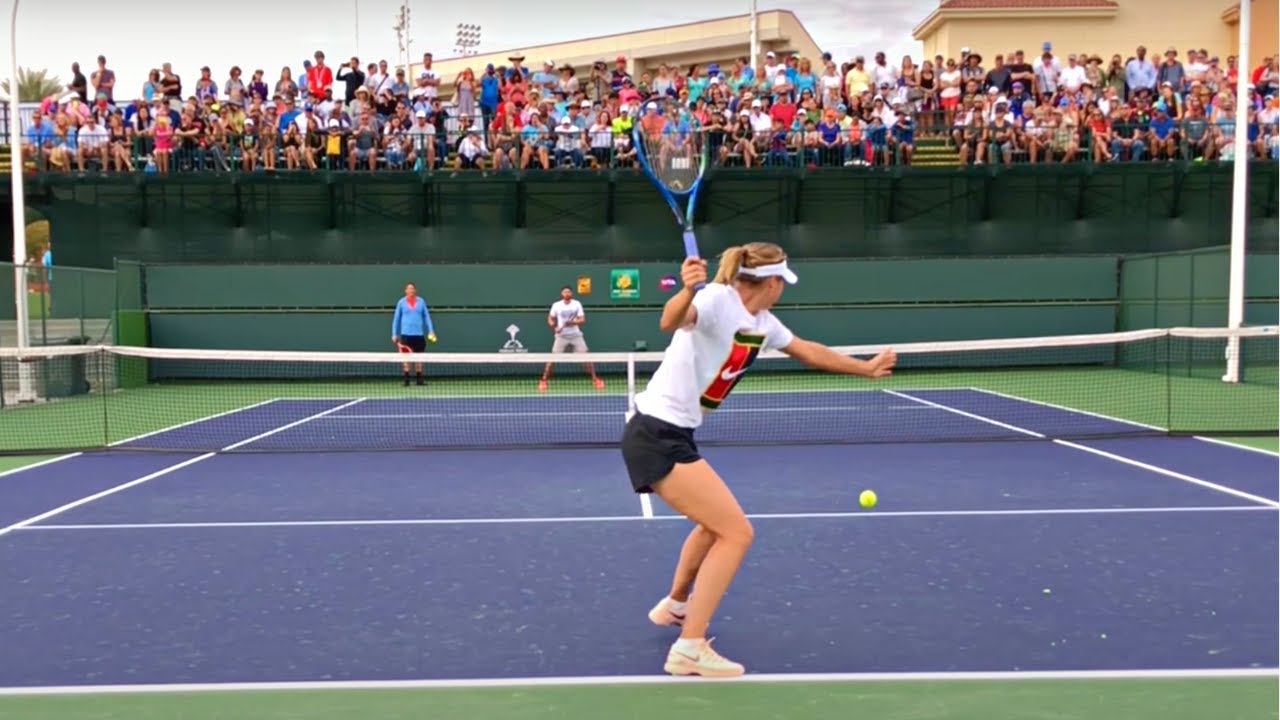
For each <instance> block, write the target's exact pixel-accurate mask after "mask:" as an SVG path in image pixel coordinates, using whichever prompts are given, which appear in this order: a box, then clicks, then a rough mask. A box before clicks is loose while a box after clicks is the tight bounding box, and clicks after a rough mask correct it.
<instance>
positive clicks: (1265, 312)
mask: <svg viewBox="0 0 1280 720" xmlns="http://www.w3.org/2000/svg"><path fill="white" fill-rule="evenodd" d="M1229 258H1230V254H1229V249H1228V248H1211V249H1207V250H1201V251H1193V252H1184V253H1174V254H1163V255H1152V256H1147V257H1133V258H1124V259H1123V260H1122V262H1121V266H1120V267H1121V285H1120V287H1121V296H1120V300H1121V305H1120V329H1122V330H1134V329H1140V328H1152V327H1175V326H1197V327H1223V326H1225V325H1226V324H1227V290H1228V284H1229V281H1230V276H1229V268H1228V264H1229ZM1278 286H1280V273H1278V272H1277V255H1276V254H1274V253H1249V254H1248V256H1247V257H1246V259H1245V298H1246V303H1245V322H1246V323H1248V324H1251V325H1265V324H1275V323H1276V322H1277V321H1280V317H1278V316H1277V298H1280V288H1278Z"/></svg>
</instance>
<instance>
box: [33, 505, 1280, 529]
mask: <svg viewBox="0 0 1280 720" xmlns="http://www.w3.org/2000/svg"><path fill="white" fill-rule="evenodd" d="M1272 511H1273V508H1268V507H1262V506H1261V505H1201V506H1194V507H1133V508H1039V509H1023V510H898V511H887V512H882V511H874V510H864V511H861V512H817V513H747V517H748V518H749V519H751V520H886V519H889V518H923V517H1001V516H1010V517H1016V516H1027V515H1037V516H1047V515H1146V514H1164V513H1216V512H1226V513H1232V512H1272ZM637 520H668V521H676V520H685V517H684V516H683V515H652V516H647V517H645V516H639V515H583V516H579V517H575V516H572V515H568V516H562V517H507V518H502V517H497V518H400V519H390V520H244V521H226V522H156V523H101V524H93V525H86V524H78V525H30V526H26V527H22V528H19V529H21V530H26V531H35V530H43V531H51V530H58V531H70V530H204V529H236V528H241V529H243V528H316V527H380V526H404V525H549V524H560V523H563V524H571V523H609V522H635V521H637Z"/></svg>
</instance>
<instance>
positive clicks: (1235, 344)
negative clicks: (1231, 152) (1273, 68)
mask: <svg viewBox="0 0 1280 720" xmlns="http://www.w3.org/2000/svg"><path fill="white" fill-rule="evenodd" d="M1250 5H1251V3H1250V0H1243V2H1241V3H1240V25H1239V32H1240V38H1239V42H1240V52H1239V53H1237V58H1238V60H1237V64H1236V67H1242V68H1247V67H1249V30H1250V27H1249V26H1250V15H1251V13H1250V7H1249V6H1250ZM1248 83H1249V77H1248V76H1247V75H1246V74H1245V73H1240V77H1239V80H1238V83H1237V86H1236V98H1237V102H1238V103H1239V104H1240V105H1241V106H1247V104H1248V101H1249V85H1248ZM1235 131H1236V132H1235V138H1234V140H1235V156H1234V158H1233V159H1232V164H1233V167H1232V171H1233V172H1232V179H1231V255H1230V265H1229V267H1230V270H1229V281H1228V285H1227V327H1228V328H1230V329H1232V330H1235V329H1238V328H1240V327H1242V326H1243V325H1244V265H1245V252H1244V251H1245V230H1246V227H1245V225H1246V222H1247V219H1246V212H1247V205H1246V203H1247V202H1248V183H1249V135H1248V132H1249V131H1248V123H1244V122H1237V123H1236V128H1235ZM1226 361H1227V368H1226V373H1225V374H1223V376H1222V381H1223V382H1229V383H1238V382H1240V337H1239V336H1238V335H1233V336H1230V337H1228V338H1227V350H1226Z"/></svg>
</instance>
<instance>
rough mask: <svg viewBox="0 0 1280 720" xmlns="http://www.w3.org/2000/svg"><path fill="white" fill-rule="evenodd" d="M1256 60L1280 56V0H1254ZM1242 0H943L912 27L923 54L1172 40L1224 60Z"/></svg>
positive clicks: (1158, 51)
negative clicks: (1231, 1) (1279, 24)
mask: <svg viewBox="0 0 1280 720" xmlns="http://www.w3.org/2000/svg"><path fill="white" fill-rule="evenodd" d="M1251 2H1252V5H1251V8H1252V18H1251V29H1252V32H1251V33H1250V40H1249V43H1250V45H1251V50H1250V53H1249V54H1250V64H1251V65H1254V66H1256V65H1257V63H1258V60H1259V59H1260V58H1263V57H1266V56H1274V55H1275V54H1276V52H1277V50H1278V49H1280V44H1278V43H1277V38H1276V32H1277V30H1276V28H1277V17H1276V5H1277V3H1276V0H1251ZM1239 7H1240V4H1239V2H1236V3H1234V4H1232V5H1230V6H1229V7H1226V6H1224V4H1223V0H1218V1H1217V2H1214V0H1207V1H1206V0H1118V1H1115V2H1113V1H1112V0H942V2H941V3H940V4H939V5H938V8H937V9H936V10H934V11H933V12H931V13H929V15H928V17H926V18H925V19H924V21H923V22H921V23H920V24H919V25H917V26H916V28H915V29H914V30H913V31H912V36H913V37H914V38H915V39H916V40H919V41H920V42H922V43H924V56H925V57H926V58H932V57H933V56H935V55H943V56H945V57H954V58H958V57H960V49H961V48H964V47H968V48H970V49H972V50H973V51H974V52H977V53H981V54H982V56H983V58H984V63H985V64H986V65H987V66H990V64H991V58H992V57H993V56H994V55H995V54H997V53H1004V54H1007V53H1009V52H1010V51H1012V50H1023V51H1025V52H1026V53H1027V55H1028V57H1036V56H1038V55H1039V54H1040V48H1041V46H1042V45H1043V44H1044V43H1046V42H1049V43H1052V44H1053V49H1054V53H1055V54H1058V55H1064V56H1065V55H1066V54H1068V53H1073V52H1074V53H1079V52H1090V53H1098V54H1099V55H1102V56H1103V57H1107V58H1109V57H1111V55H1112V54H1117V53H1118V54H1119V55H1120V56H1121V57H1123V58H1128V57H1130V56H1132V55H1133V51H1134V49H1135V48H1137V46H1139V45H1144V46H1146V48H1147V51H1148V55H1149V56H1153V57H1154V58H1155V60H1156V61H1157V62H1158V60H1159V58H1160V57H1161V56H1163V54H1164V51H1165V49H1166V48H1169V47H1173V48H1177V50H1178V55H1179V58H1180V59H1183V58H1185V57H1186V50H1187V49H1188V48H1193V47H1194V48H1204V49H1206V50H1208V51H1209V53H1210V54H1212V55H1220V56H1222V57H1223V60H1224V61H1225V59H1226V56H1227V55H1231V54H1233V53H1234V52H1235V51H1236V50H1237V49H1238V46H1239V43H1238V42H1237V40H1238V34H1239V20H1238V18H1239Z"/></svg>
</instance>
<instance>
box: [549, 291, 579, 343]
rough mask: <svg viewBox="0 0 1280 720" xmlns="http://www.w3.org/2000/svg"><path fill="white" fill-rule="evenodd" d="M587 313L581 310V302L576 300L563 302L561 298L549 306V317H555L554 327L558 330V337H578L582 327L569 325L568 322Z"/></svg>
mask: <svg viewBox="0 0 1280 720" xmlns="http://www.w3.org/2000/svg"><path fill="white" fill-rule="evenodd" d="M586 316H587V315H586V313H585V312H583V310H582V303H580V302H578V301H577V300H570V301H569V302H565V301H563V300H561V301H559V302H557V303H556V304H555V305H552V306H551V317H553V318H555V319H556V329H557V330H559V331H560V337H566V338H567V337H578V336H579V335H581V334H582V327H581V326H578V325H570V324H569V322H570V321H571V320H573V319H574V318H579V317H583V318H585V317H586Z"/></svg>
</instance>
